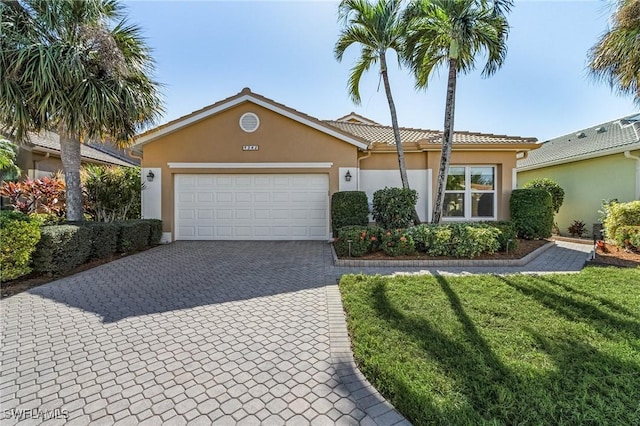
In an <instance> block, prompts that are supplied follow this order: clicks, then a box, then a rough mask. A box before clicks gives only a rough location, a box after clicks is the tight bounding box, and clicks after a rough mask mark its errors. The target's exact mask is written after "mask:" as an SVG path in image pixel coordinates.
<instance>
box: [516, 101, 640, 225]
mask: <svg viewBox="0 0 640 426" xmlns="http://www.w3.org/2000/svg"><path fill="white" fill-rule="evenodd" d="M542 177H546V178H550V179H553V180H554V181H555V182H557V183H558V184H559V185H560V186H561V187H562V189H564V192H565V198H564V204H563V205H562V207H561V208H560V212H559V213H558V214H557V215H556V219H555V220H556V223H557V224H558V227H559V228H560V231H561V233H564V234H567V228H568V227H569V226H570V225H571V223H572V222H573V221H574V220H581V221H583V222H584V223H585V224H586V225H587V227H588V228H589V229H590V228H591V225H592V224H594V223H598V222H600V215H599V213H598V211H599V210H601V207H602V201H603V200H610V199H617V200H618V201H620V202H627V201H632V200H639V199H640V114H638V113H636V114H634V115H630V116H627V117H623V118H620V119H618V120H613V121H609V122H607V123H602V124H598V125H596V126H593V127H589V128H587V129H582V130H578V131H576V132H573V133H570V134H568V135H564V136H560V137H558V138H555V139H551V140H548V141H546V142H543V143H541V147H540V149H537V150H535V151H532V152H530V153H529V154H528V155H527V156H526V157H524V158H522V159H519V160H518V186H519V187H522V185H524V184H525V183H527V182H529V181H531V180H533V179H536V178H542Z"/></svg>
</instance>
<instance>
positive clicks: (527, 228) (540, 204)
mask: <svg viewBox="0 0 640 426" xmlns="http://www.w3.org/2000/svg"><path fill="white" fill-rule="evenodd" d="M509 206H510V208H511V221H512V222H513V224H514V226H515V228H516V231H517V233H518V236H519V237H520V238H524V239H528V240H532V239H541V238H548V237H550V236H551V229H552V227H553V203H552V198H551V194H550V193H549V192H548V191H547V190H546V189H542V188H528V189H514V190H513V191H512V192H511V199H510V200H509Z"/></svg>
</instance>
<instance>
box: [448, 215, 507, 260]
mask: <svg viewBox="0 0 640 426" xmlns="http://www.w3.org/2000/svg"><path fill="white" fill-rule="evenodd" d="M499 234H500V231H499V230H498V229H497V228H492V227H489V226H484V225H473V224H465V223H459V224H457V223H456V224H452V225H451V246H450V247H451V248H452V251H451V255H452V256H454V257H467V258H470V259H472V258H474V257H476V256H479V255H481V254H483V253H486V254H493V253H495V252H497V251H498V250H499V249H500V243H499V242H498V236H499Z"/></svg>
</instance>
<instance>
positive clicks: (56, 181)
mask: <svg viewBox="0 0 640 426" xmlns="http://www.w3.org/2000/svg"><path fill="white" fill-rule="evenodd" d="M64 188H65V183H64V181H63V180H62V179H61V178H60V177H58V176H53V177H43V178H40V179H35V180H31V179H27V180H25V181H22V182H5V183H4V184H3V185H2V187H0V195H2V196H3V197H7V198H8V199H9V202H10V203H11V205H12V206H13V208H14V209H15V210H17V211H19V212H22V213H24V214H35V213H43V214H45V215H53V216H56V217H62V216H64V212H65V199H64V194H65V192H64Z"/></svg>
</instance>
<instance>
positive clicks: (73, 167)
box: [59, 132, 84, 221]
mask: <svg viewBox="0 0 640 426" xmlns="http://www.w3.org/2000/svg"><path fill="white" fill-rule="evenodd" d="M59 133H60V158H61V160H62V167H63V168H64V180H65V186H66V198H67V200H66V202H67V220H69V221H81V220H83V219H84V216H83V214H82V213H83V212H82V189H81V187H80V160H81V156H80V141H79V138H78V137H77V136H72V135H69V134H68V133H67V132H59Z"/></svg>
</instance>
